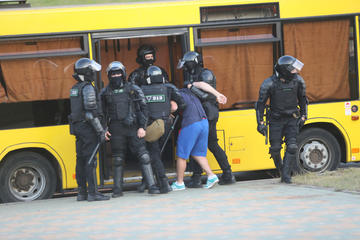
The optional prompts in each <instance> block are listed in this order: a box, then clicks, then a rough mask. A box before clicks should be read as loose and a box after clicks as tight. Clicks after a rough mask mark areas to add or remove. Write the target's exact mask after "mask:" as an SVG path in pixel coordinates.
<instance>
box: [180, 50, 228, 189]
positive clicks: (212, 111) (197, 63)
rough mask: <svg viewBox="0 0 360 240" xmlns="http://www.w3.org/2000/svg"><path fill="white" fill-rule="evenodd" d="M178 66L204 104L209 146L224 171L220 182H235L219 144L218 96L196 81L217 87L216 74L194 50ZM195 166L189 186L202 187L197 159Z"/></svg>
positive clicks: (186, 82)
mask: <svg viewBox="0 0 360 240" xmlns="http://www.w3.org/2000/svg"><path fill="white" fill-rule="evenodd" d="M177 68H178V69H181V68H184V70H185V79H186V81H185V82H184V86H185V87H186V86H188V84H192V87H191V88H190V90H191V91H192V92H193V93H194V94H195V95H196V96H197V97H198V98H199V99H200V100H201V102H202V106H203V108H204V110H205V112H206V116H207V118H208V121H209V137H208V148H209V150H210V151H211V152H212V154H213V155H214V156H215V158H216V160H217V162H218V163H219V166H220V168H221V170H222V171H223V174H222V176H221V177H220V181H219V184H231V183H235V178H234V175H233V173H232V171H231V166H230V164H229V162H228V159H227V156H226V153H225V152H224V150H223V149H222V148H221V147H220V146H219V144H218V138H217V132H216V123H217V121H218V119H219V107H218V103H217V101H216V97H215V96H214V95H213V94H211V93H207V92H204V91H203V90H201V89H200V88H198V87H197V86H196V82H206V83H208V84H209V85H210V86H212V87H213V88H214V89H216V78H215V75H214V74H213V72H212V71H210V70H209V69H206V68H204V67H203V61H202V57H201V55H200V54H199V53H197V52H194V51H190V52H187V53H185V55H184V56H183V58H182V59H181V60H180V61H179V64H178V67H177ZM193 167H194V169H193V175H192V177H191V182H190V183H189V185H188V186H189V187H195V188H198V187H202V186H201V173H202V169H201V167H200V166H199V164H197V163H196V162H195V161H193Z"/></svg>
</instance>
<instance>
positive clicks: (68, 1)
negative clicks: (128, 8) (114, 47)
mask: <svg viewBox="0 0 360 240" xmlns="http://www.w3.org/2000/svg"><path fill="white" fill-rule="evenodd" d="M150 1H154V0H27V2H28V3H30V4H31V6H32V7H48V6H64V5H65V6H69V5H87V4H106V3H126V2H150ZM157 1H159V0H157Z"/></svg>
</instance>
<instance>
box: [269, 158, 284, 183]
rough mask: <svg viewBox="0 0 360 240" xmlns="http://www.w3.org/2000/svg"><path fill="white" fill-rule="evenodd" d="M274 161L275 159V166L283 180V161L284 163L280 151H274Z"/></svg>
mask: <svg viewBox="0 0 360 240" xmlns="http://www.w3.org/2000/svg"><path fill="white" fill-rule="evenodd" d="M271 157H272V159H273V161H274V164H275V167H276V169H277V171H278V174H279V176H278V177H281V181H282V171H283V163H282V160H281V156H280V153H274V154H272V155H271Z"/></svg>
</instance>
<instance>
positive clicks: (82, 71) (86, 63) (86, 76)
mask: <svg viewBox="0 0 360 240" xmlns="http://www.w3.org/2000/svg"><path fill="white" fill-rule="evenodd" d="M100 70H101V65H100V64H98V63H97V62H95V61H94V60H91V59H89V58H80V59H79V60H77V61H76V62H75V65H74V75H73V77H74V78H75V79H76V80H77V81H80V82H82V81H88V82H92V81H94V80H95V76H94V74H95V72H99V71H100Z"/></svg>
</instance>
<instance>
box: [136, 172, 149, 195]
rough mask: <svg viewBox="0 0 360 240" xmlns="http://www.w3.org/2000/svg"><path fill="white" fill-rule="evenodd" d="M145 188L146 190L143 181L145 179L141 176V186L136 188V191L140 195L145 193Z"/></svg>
mask: <svg viewBox="0 0 360 240" xmlns="http://www.w3.org/2000/svg"><path fill="white" fill-rule="evenodd" d="M146 188H147V186H146V181H145V178H144V176H143V178H142V179H141V184H140V185H139V186H138V187H137V191H138V192H140V193H143V192H145V189H146Z"/></svg>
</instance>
